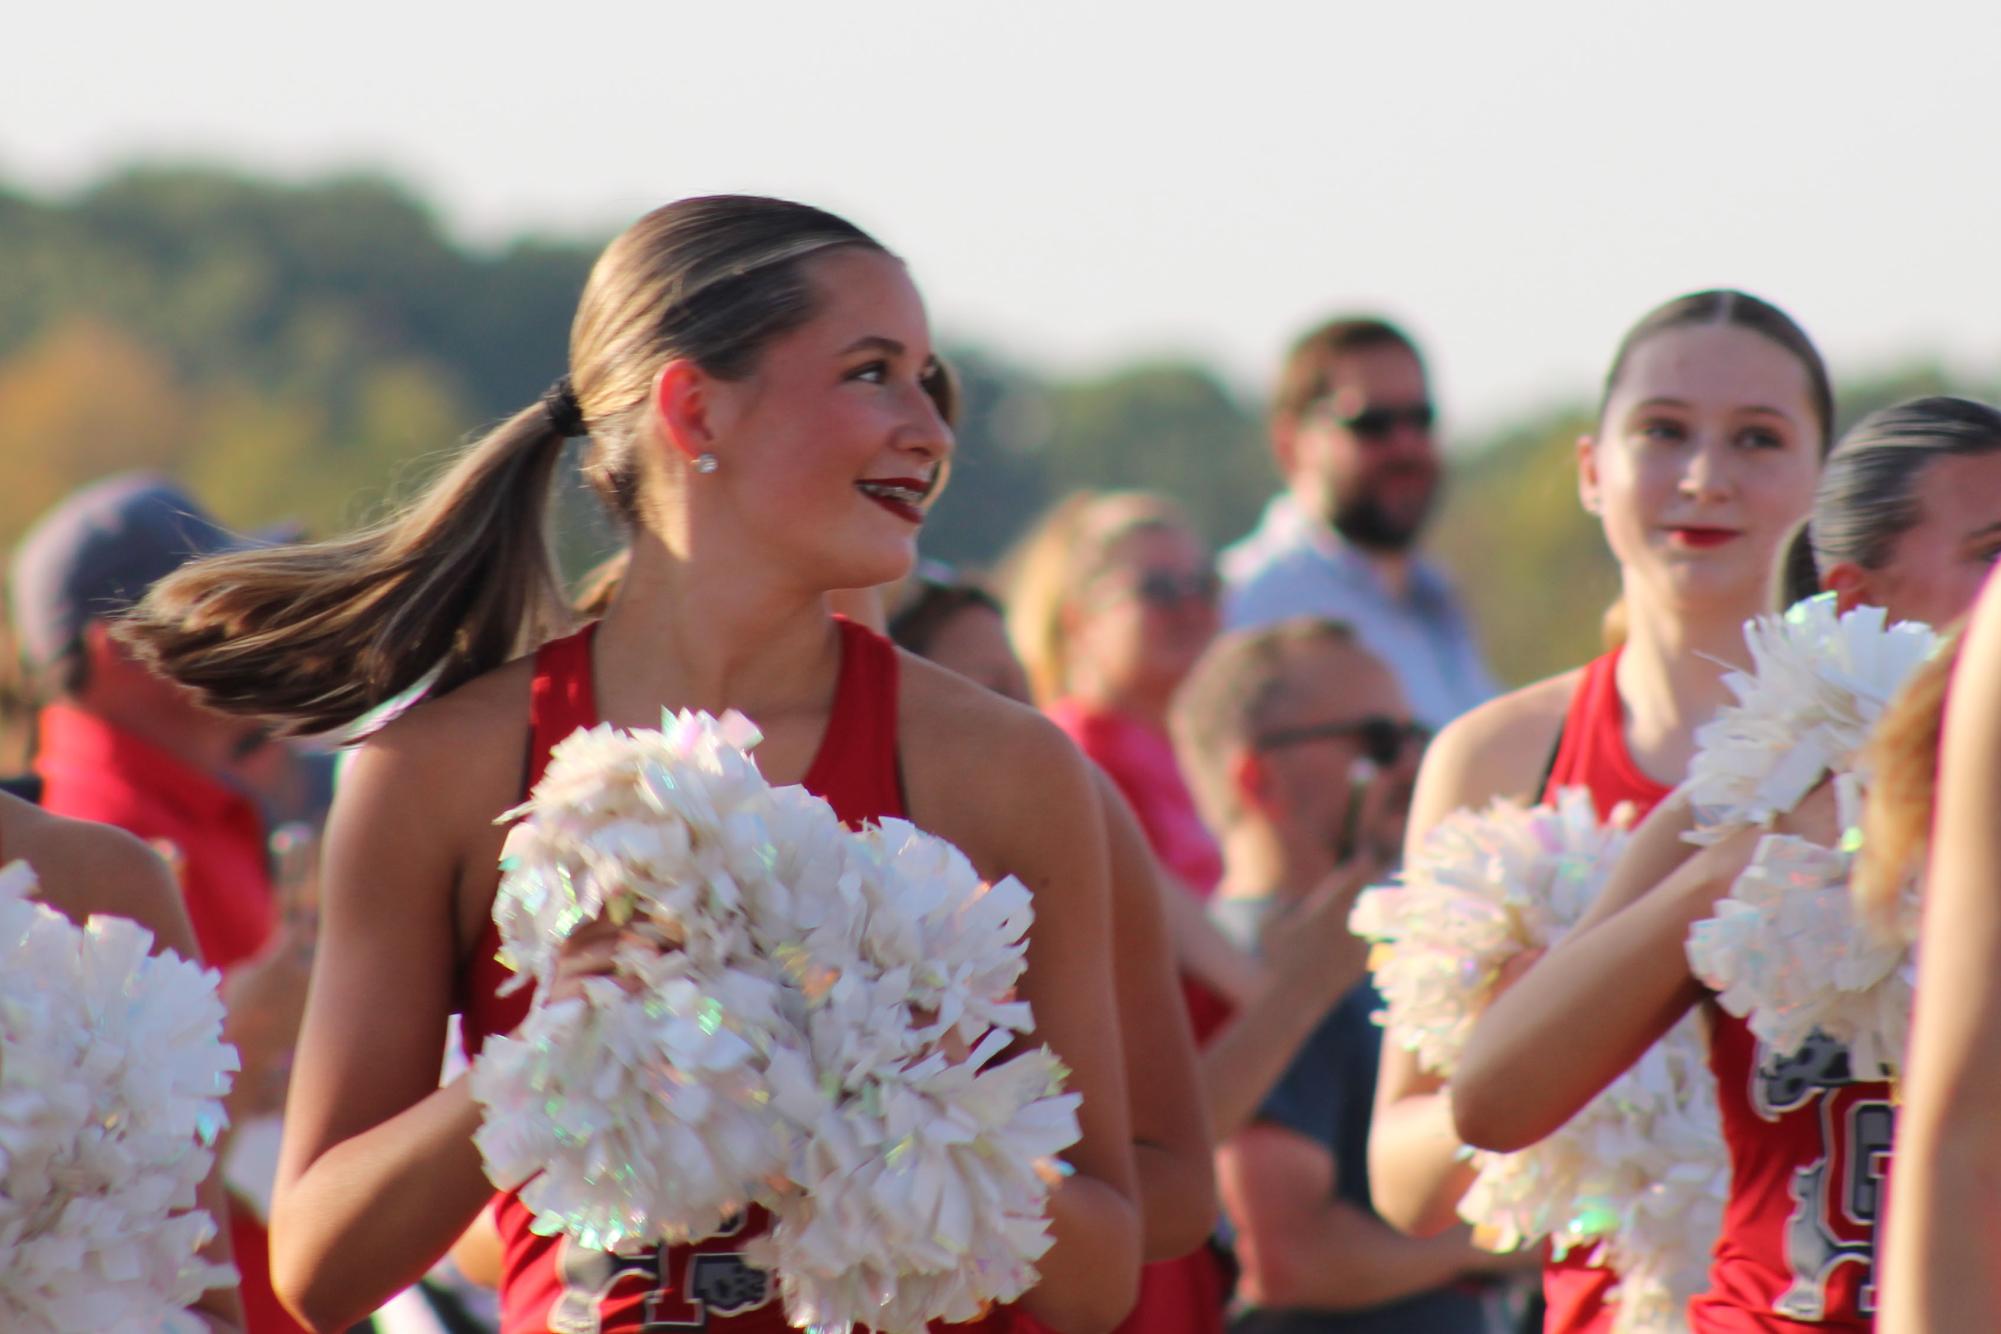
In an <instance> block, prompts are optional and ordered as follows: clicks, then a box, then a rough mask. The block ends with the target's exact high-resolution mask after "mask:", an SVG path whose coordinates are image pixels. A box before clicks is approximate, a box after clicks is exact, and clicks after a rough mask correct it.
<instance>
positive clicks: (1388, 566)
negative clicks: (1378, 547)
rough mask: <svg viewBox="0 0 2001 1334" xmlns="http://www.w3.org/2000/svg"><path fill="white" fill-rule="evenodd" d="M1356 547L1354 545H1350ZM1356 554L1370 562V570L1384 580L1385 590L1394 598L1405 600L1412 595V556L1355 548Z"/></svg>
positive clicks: (1407, 551) (1403, 553)
mask: <svg viewBox="0 0 2001 1334" xmlns="http://www.w3.org/2000/svg"><path fill="white" fill-rule="evenodd" d="M1349 545H1350V546H1354V544H1353V543H1350V544H1349ZM1354 549H1355V552H1356V554H1358V555H1360V556H1361V558H1362V559H1363V560H1365V561H1367V562H1369V568H1370V569H1372V570H1374V571H1375V572H1376V578H1378V579H1380V580H1382V584H1383V587H1384V589H1385V590H1387V591H1388V592H1389V594H1390V595H1391V596H1392V597H1396V598H1403V597H1405V596H1407V595H1408V594H1409V593H1410V576H1411V555H1410V552H1409V550H1408V549H1406V550H1403V551H1375V550H1372V549H1370V548H1368V547H1361V546H1357V547H1354Z"/></svg>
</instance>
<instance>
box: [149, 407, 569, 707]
mask: <svg viewBox="0 0 2001 1334" xmlns="http://www.w3.org/2000/svg"><path fill="white" fill-rule="evenodd" d="M562 446H563V435H562V433H561V432H560V431H559V430H558V429H557V427H556V425H555V423H554V422H553V421H552V420H551V418H550V415H549V412H548V410H547V409H545V408H544V407H543V406H542V405H541V404H539V403H538V404H536V405H535V406H534V407H531V408H528V409H525V410H524V411H522V412H519V413H516V414H515V415H514V416H513V417H511V418H509V419H508V420H507V421H505V422H503V423H501V424H500V425H499V426H498V427H496V428H494V430H492V431H491V432H489V433H488V434H487V435H486V436H485V437H484V438H483V439H481V440H480V441H479V442H478V443H477V444H476V445H474V446H473V447H472V448H471V449H469V450H467V451H466V452H465V453H464V454H463V455H462V456H461V457H460V458H459V459H458V461H457V462H456V463H454V464H453V465H452V466H451V468H449V469H448V470H447V471H446V472H445V474H444V475H443V476H442V477H440V478H439V479H438V480H437V481H436V482H435V483H433V484H432V485H431V486H430V488H429V489H427V490H426V491H425V492H424V494H423V495H422V496H420V497H419V498H418V499H417V500H416V501H415V502H414V503H412V504H411V505H410V506H409V507H408V508H406V509H404V510H403V511H402V512H400V513H398V514H396V515H394V516H393V517H391V518H389V519H387V520H384V521H383V522H381V523H378V524H375V525H373V526H371V527H368V528H365V529H363V530H362V531H360V532H358V533H354V534H351V535H349V536H346V537H341V538H337V539H334V540H332V541H327V542H315V543H310V544H305V545H297V546H285V547H268V548H261V549H256V550H250V551H242V552H235V553H232V554H229V555H224V556H216V557H212V558H210V559H207V560H202V561H196V562H194V563H192V564H189V565H186V566H183V567H182V568H181V569H180V570H178V571H176V572H175V573H173V574H171V575H169V576H167V577H166V578H165V579H163V580H161V581H160V582H159V583H158V584H157V585H155V586H154V587H153V589H152V590H151V591H150V592H149V593H148V594H147V596H146V598H145V600H144V601H143V602H141V603H140V604H139V606H138V607H136V608H135V609H134V610H133V611H132V613H131V614H130V615H129V616H128V617H127V618H126V619H125V620H124V622H123V623H122V624H121V626H120V627H119V634H120V636H121V638H123V639H124V640H125V642H126V643H128V644H130V645H131V646H132V647H133V648H134V649H136V650H137V651H138V652H139V654H140V655H141V656H142V657H144V658H146V659H147V660H149V661H150V662H151V663H153V664H154V666H155V667H156V668H157V669H158V670H159V671H161V672H163V673H164V674H165V675H167V676H170V677H172V678H173V679H175V680H177V681H179V682H181V683H182V684H184V685H187V686H191V687H193V688H194V689H195V690H196V691H198V692H200V694H201V697H202V699H203V701H204V702H205V703H207V704H208V705H209V706H211V707H212V708H217V709H221V710H223V711H225V712H229V713H241V714H249V715H252V716H255V717H260V718H264V719H267V720H269V721H270V722H271V723H273V724H274V725H275V726H276V727H278V728H279V729H280V730H281V731H284V732H290V733H310V732H321V731H327V730H330V729H332V728H336V727H340V726H343V725H345V724H347V723H351V722H353V721H355V720H356V719H358V718H360V717H362V716H363V715H364V714H366V713H367V712H368V711H369V710H371V709H373V708H375V707H376V706H377V705H379V704H381V703H383V702H384V701H387V700H390V699H393V698H395V697H396V696H397V695H400V694H402V693H403V692H404V691H406V690H409V689H411V688H412V687H413V686H416V685H418V684H420V683H422V682H424V681H425V678H427V677H433V674H435V677H434V679H433V680H432V681H431V683H430V686H429V689H430V691H431V692H432V693H443V692H444V691H447V690H450V689H451V688H452V687H454V686H456V685H459V684H461V683H463V682H465V681H467V680H469V679H470V678H472V677H474V676H477V675H479V674H480V673H482V672H486V671H490V670H492V669H493V668H494V667H497V666H499V665H500V664H501V663H503V662H505V661H507V660H508V659H509V658H510V657H512V656H514V655H515V654H517V653H519V652H521V651H523V649H525V648H528V647H532V646H533V645H534V644H536V643H539V642H540V641H541V639H542V638H544V637H546V636H547V635H549V634H550V633H552V632H554V631H556V630H557V629H559V628H560V627H561V625H562V623H563V616H564V605H563V600H562V597H561V594H560V591H559V581H558V579H557V575H556V567H555V560H554V557H553V555H552V553H551V550H550V542H549V533H548V523H547V514H548V509H549V503H548V501H549V485H550V481H551V479H552V477H553V476H554V473H555V470H556V464H557V462H558V460H559V459H560V458H561V456H562Z"/></svg>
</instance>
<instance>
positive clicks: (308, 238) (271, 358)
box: [0, 167, 1996, 682]
mask: <svg viewBox="0 0 2001 1334" xmlns="http://www.w3.org/2000/svg"><path fill="white" fill-rule="evenodd" d="M602 240H603V238H581V239H560V240H557V239H538V238H524V239H521V240H518V241H515V242H513V243H511V244H509V245H507V246H506V247H505V248H503V249H500V250H498V251H480V250H475V249H471V248H468V247H466V246H464V245H461V244H459V243H458V242H456V241H455V240H453V239H452V238H451V237H450V236H449V235H447V234H446V232H445V231H444V229H443V228H442V227H441V225H440V223H439V221H438V219H437V217H436V216H435V215H434V214H433V213H432V211H431V210H430V209H429V208H428V207H427V206H426V204H425V203H424V201H423V200H421V199H420V198H418V197H417V196H415V195H413V194H411V193H410V192H408V191H407V190H405V189H403V188H401V187H400V186H398V185H397V184H395V183H393V182H390V181H387V180H383V179H380V178H375V177H368V176H354V177H343V178H336V179H329V180H322V181H314V182H307V183H286V182H278V181H271V180H259V179H254V178H251V177H247V176H243V175H238V174H234V173H230V172H225V171H219V170H212V169H205V168H192V167H139V168H134V169H132V170H129V171H126V172H123V173H120V174H118V175H115V176H112V177H110V178H108V179H106V180H104V181H102V182H99V183H98V184H96V185H94V186H91V187H89V188H87V189H85V190H83V191H82V192H81V193H79V194H76V195H74V196H72V197H69V198H65V199H45V198H35V197H30V196H28V195H26V194H23V193H19V192H10V191H9V190H7V189H6V188H5V186H4V185H0V459H4V460H5V473H4V481H0V544H4V545H5V546H6V547H10V548H11V546H12V544H13V542H14V540H15V539H16V538H17V537H18V536H19V535H20V533H21V531H22V529H23V528H24V527H25V526H26V525H27V523H28V522H30V521H31V520H32V519H33V517H34V516H35V515H36V514H38V513H39V512H40V511H41V510H42V509H44V508H45V507H46V506H48V505H49V504H50V503H52V502H53V501H54V500H56V499H57V498H59V497H60V496H62V495H63V494H64V493H66V492H67V491H69V490H70V489H72V488H73V487H76V486H78V485H81V484H82V483H84V482H86V481H89V480H91V479H93V478H95V477H99V476H102V475H103V474H105V473H108V472H112V471H116V470H120V469H124V468H133V467H149V468H158V469H161V470H164V471H166V472H169V473H172V474H174V475H176V476H177V477H179V478H180V479H181V480H183V481H184V482H186V483H187V484H188V485H189V486H190V487H192V488H193V489H194V490H195V491H196V493H197V494H199V495H201V496H202V497H204V498H205V499H206V500H207V501H208V503H210V504H211V505H212V506H213V507H214V508H215V509H216V511H217V512H218V513H219V514H220V515H221V516H222V517H223V518H224V519H225V520H227V521H229V522H231V523H233V524H236V525H239V526H242V527H246V528H255V527H263V526H266V525H269V524H273V523H278V522H294V523H297V524H300V525H302V526H303V527H304V528H305V529H306V530H307V531H308V532H326V531H329V530H331V529H334V528H336V527H338V526H341V525H345V524H350V523H353V522H355V521H357V520H359V519H363V518H366V517H368V516H370V515H372V514H375V513H378V512H380V510H381V508H382V507H383V506H384V505H386V504H388V503H389V502H391V501H392V500H393V499H395V498H396V497H398V496H401V495H404V494H407V493H408V492H409V491H410V490H411V489H412V488H414V487H415V486H417V485H418V484H419V483H421V481H422V480H423V479H424V478H425V477H427V476H428V475H429V474H430V472H431V471H432V470H433V469H434V468H435V467H436V466H437V465H438V463H440V462H441V461H442V459H443V458H444V457H445V456H446V455H448V454H449V452H450V451H451V449H452V448H453V447H454V446H455V445H456V443H457V442H458V441H460V440H461V439H463V438H464V437H466V436H467V435H469V434H474V433H476V432H477V431H478V430H479V429H480V428H481V427H482V426H484V425H485V424H486V423H488V422H491V421H493V420H495V419H497V418H500V417H502V416H505V415H507V414H509V413H511V412H514V411H515V410H517V409H519V408H520V407H522V406H523V405H525V404H527V403H529V402H531V401H532V400H533V399H534V398H535V397H536V395H538V394H540V393H541V391H542V390H543V389H544V388H545V387H546V386H547V384H548V383H549V381H550V380H551V379H552V378H553V377H554V376H555V375H556V374H558V373H559V372H560V371H561V369H562V367H563V365H564V354H565V347H566V343H567V337H568V332H569V321H570V316H571V313H572V311H573V310H574V308H575V305H576V299H577V294H578V292H579V291H580V290H581V288H582V285H583V281H584V277H585V274H586V273H587V272H588V270H589V267H590V263H591V260H592V259H593V258H594V257H595V255H596V253H597V250H598V248H599V246H600V244H601V243H602ZM969 332H971V331H959V330H945V331H944V337H945V339H946V342H947V351H948V355H949V356H951V358H952V359H953V362H954V364H955V365H956V366H957V368H958V369H959V371H960V373H961V375H962V377H963V380H964V386H965V405H966V406H965V414H964V420H963V422H962V424H961V428H960V432H959V444H960V449H959V456H958V460H957V463H956V476H955V480H954V483H953V485H952V487H951V489H950V490H949V491H948V492H947V493H946V495H945V497H944V499H943V500H942V501H941V503H940V505H939V507H938V510H937V513H936V515H935V516H934V519H933V521H932V523H931V525H930V526H929V528H928V530H927V533H926V537H925V545H926V548H927V550H928V551H929V553H930V554H931V555H933V556H936V557H939V558H942V559H945V560H949V561H953V562H957V563H961V564H965V565H970V566H974V567H977V566H979V565H981V564H983V563H985V562H987V561H990V560H991V559H993V558H994V557H995V556H996V555H997V554H998V553H999V552H1000V551H1001V550H1002V549H1003V548H1004V547H1005V546H1006V544H1007V543H1008V542H1009V541H1010V540H1011V539H1012V538H1013V537H1014V536H1015V535H1016V534H1018V533H1019V532H1020V531H1021V530H1022V529H1023V528H1024V527H1025V526H1026V525H1027V523H1028V522H1029V521H1030V520H1031V519H1032V518H1033V517H1034V516H1035V514H1036V513H1038V512H1039V511H1040V510H1041V509H1042V508H1043V507H1044V506H1045V505H1047V504H1049V503H1050V502H1052V501H1053V500H1055V499H1056V498H1057V497H1058V496H1061V495H1062V494H1063V493H1064V492H1066V491H1068V490H1069V489H1071V488H1073V487H1078V486H1093V487H1103V486H1144V487H1147V488H1150V489H1154V490H1159V491H1164V492H1166V493H1168V494H1169V495H1172V496H1174V497H1176V498H1177V499H1179V500H1180V501H1181V502H1182V503H1183V504H1185V505H1186V506H1188V508H1189V509H1190V510H1191V511H1192V513H1193V514H1194V516H1195V518H1196V521H1197V522H1198V523H1199V524H1200V525H1201V526H1202V528H1203V529H1204V530H1205V531H1206V532H1207V533H1208V534H1209V536H1210V537H1211V538H1212V539H1214V540H1215V541H1217V542H1218V543H1222V542H1227V541H1230V540H1232V539H1234V538H1236V537H1237V536H1239V535H1240V534H1242V533H1243V532H1244V531H1245V530H1246V529H1247V528H1249V527H1250V525H1251V524H1252V523H1253V522H1254V521H1255V520H1256V517H1257V514H1258V511H1259V509H1260V507H1261V506H1262V504H1263V502H1264V500H1265V498H1266V497H1267V496H1268V495H1269V493H1270V492H1271V490H1272V488H1273V486H1274V484H1275V477H1274V474H1273V472H1272V469H1271V465H1270V462H1269V459H1268V456H1267V454H1266V450H1265V446H1264V432H1263V423H1262V408H1261V406H1260V405H1259V404H1257V403H1256V402H1254V401H1253V400H1252V398H1251V397H1250V396H1248V395H1246V394H1245V393H1243V392H1242V391H1240V390H1239V389H1238V388H1237V387H1235V386H1232V385H1230V384H1228V383H1226V382H1225V381H1223V380H1222V379H1221V378H1219V377H1218V376H1217V375H1216V374H1215V373H1214V372H1212V371H1211V370H1210V369H1208V368H1206V367H1203V366H1200V365H1194V364H1186V363H1181V364H1175V363H1148V364H1143V365H1134V366H1129V367H1124V368H1120V369H1116V370H1113V371H1111V372H1109V373H1105V374H1101V375H1094V376H1088V377H1075V378H1073V377H1065V376H1063V375H1061V374H1060V373H1055V374H1052V373H1050V372H1048V371H1046V370H1037V369H1030V368H1027V367H1023V366H1018V365H1012V364H1009V363H1008V362H1006V361H1005V360H1004V359H1001V358H999V357H996V356H994V355H992V354H991V353H990V352H988V351H985V350H983V349H982V348H981V347H980V346H979V345H978V344H977V342H967V341H964V335H966V334H968V333H969ZM955 335H957V336H958V337H957V338H955ZM1591 388H1592V387H1591V386H1582V385H1581V386H1579V394H1580V398H1579V401H1578V402H1576V403H1574V404H1570V405H1560V406H1558V407H1556V408H1553V409H1552V410H1550V411H1547V412H1544V413H1540V414H1536V415H1534V416H1531V417H1528V418H1525V419H1523V420H1518V421H1512V422H1495V423H1484V424H1482V423H1474V424H1473V426H1474V429H1473V430H1472V431H1471V432H1470V433H1462V434H1461V436H1460V437H1459V438H1458V439H1457V440H1455V442H1454V450H1453V455H1454V467H1453V470H1452V473H1451V476H1450V482H1449V493H1448V499H1447V502H1446V509H1445V513H1444V515H1443V516H1442V518H1441V520H1440V522H1438V523H1437V524H1436V526H1435V528H1434V530H1433V533H1434V543H1433V544H1434V547H1435V548H1436V550H1437V551H1438V553H1439V554H1440V555H1441V557H1442V558H1443V559H1444V560H1445V561H1446V562H1447V563H1448V564H1449V565H1450V566H1451V567H1452V568H1453V570H1454V572H1455V573H1456V574H1457V575H1458V577H1459V579H1460V581H1461V583H1462V585H1463V587H1464V588H1465V590H1466V593H1467V597H1468V600H1469V601H1470V603H1471V604H1472V608H1473V612H1474V615H1475V616H1476V618H1477V619H1478V621H1479V623H1480V625H1481V628H1482V631H1483V633H1484V636H1485V638H1486V640H1487V643H1488V645H1489V648H1490V651H1491V653H1492V655H1493V658H1494V661H1495V665H1496V667H1497V669H1498V670H1499V671H1500V673H1501V674H1502V676H1503V677H1504V678H1505V679H1506V680H1508V681H1510V682H1519V681H1523V680H1527V679H1531V678H1532V677H1534V676H1536V675H1538V674H1541V673H1545V672H1549V671H1552V670H1556V669H1558V668H1560V667H1563V666H1566V665H1570V664H1573V663H1575V662H1577V661H1579V660H1580V659H1581V658H1583V657H1585V656H1587V655H1588V654H1589V653H1590V652H1592V651H1593V649H1594V648H1595V646H1596V644H1597V643H1598V624H1599V617H1600V614H1601V612H1602V611H1603V609H1604V607H1605V605H1606V604H1607V602H1608V601H1609V600H1610V598H1611V595H1612V592H1613V586H1612V577H1611V567H1610V562H1609V561H1608V559H1607V558H1606V556H1605V553H1604V550H1603V545H1602V542H1601V539H1600V538H1599V535H1598V532H1597V529H1596V527H1595V525H1594V524H1592V523H1591V522H1590V521H1589V520H1588V519H1587V518H1586V516H1584V515H1583V514H1582V513H1580V512H1579V510H1578V508H1577V504H1576V499H1575V488H1574V483H1573V480H1572V479H1573V468H1572V462H1571V460H1572V451H1573V446H1574V442H1575V440H1576V438H1577V436H1578V434H1579V433H1580V431H1582V430H1583V429H1585V427H1586V425H1587V423H1588V420H1589V416H1590V411H1591V404H1590V403H1589V402H1588V401H1586V399H1585V397H1584V396H1585V395H1587V394H1588V393H1589V392H1590V390H1591ZM1843 388H1844V390H1845V391H1846V393H1845V394H1844V400H1843V418H1844V420H1852V418H1853V417H1854V416H1855V415H1857V414H1859V413H1861V412H1863V411H1866V410H1868V409H1870V408H1873V407H1876V406H1879V405H1881V404H1883V403H1887V402H1892V401H1895V400H1896V399H1898V398H1901V397H1906V396H1908V395H1910V394H1913V393H1918V392H1925V391H1930V390H1937V389H1946V388H1956V389H1958V390H1960V391H1962V392H1972V393H1976V394H1982V393H1984V394H1987V395H1989V396H1991V395H1993V393H1994V391H1995V389H1996V385H1995V384H1994V383H1992V382H1990V383H1986V384H1965V383H1957V384H1949V383H1948V382H1947V379H1946V377H1945V376H1943V375H1942V374H1941V373H1940V371H1939V370H1938V369H1937V368H1935V367H1931V366H1926V365H1908V366H1900V367H1895V368H1889V369H1887V370H1885V371H1883V372H1881V373H1877V374H1869V375H1862V376H1856V375H1852V374H1850V375H1844V383H1843ZM561 504H562V507H563V516H564V520H565V522H564V531H565V542H564V546H565V555H566V559H567V562H568V563H570V564H571V565H572V566H573V567H575V568H581V566H582V565H583V564H584V563H585V562H587V561H588V560H590V559H592V558H593V556H594V555H595V554H597V553H598V552H600V551H602V550H603V549H604V548H605V545H606V543H607V541H608V540H609V539H608V536H607V534H606V532H605V530H604V528H603V526H602V525H601V524H597V523H595V522H593V521H592V520H591V517H590V515H589V507H588V505H586V504H585V503H584V502H583V501H582V500H581V498H580V497H579V496H577V495H569V496H565V497H563V498H562V500H561Z"/></svg>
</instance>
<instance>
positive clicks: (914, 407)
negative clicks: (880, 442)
mask: <svg viewBox="0 0 2001 1334" xmlns="http://www.w3.org/2000/svg"><path fill="white" fill-rule="evenodd" d="M955 445H956V439H955V437H954V435H953V433H952V427H951V425H950V424H949V423H948V422H946V420H945V416H944V414H943V413H942V412H940V411H939V408H938V403H937V401H936V400H935V399H934V398H933V397H932V396H931V395H930V394H928V393H926V392H925V391H924V390H923V389H922V388H919V389H918V390H916V392H914V393H912V394H911V395H909V397H908V408H907V411H906V413H905V420H904V422H903V423H902V424H901V425H900V426H899V427H898V429H897V434H896V446H897V448H898V449H901V450H903V451H905V452H906V453H910V454H914V455H916V456H918V457H919V458H921V459H922V460H923V461H924V463H925V464H926V465H927V466H931V467H938V468H943V467H945V466H946V465H947V464H949V463H950V462H951V459H952V450H953V449H954V447H955Z"/></svg>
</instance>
